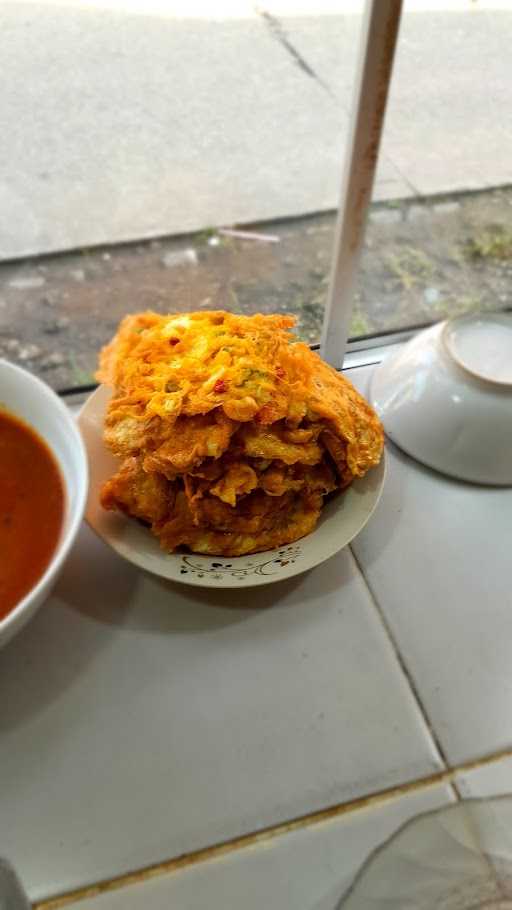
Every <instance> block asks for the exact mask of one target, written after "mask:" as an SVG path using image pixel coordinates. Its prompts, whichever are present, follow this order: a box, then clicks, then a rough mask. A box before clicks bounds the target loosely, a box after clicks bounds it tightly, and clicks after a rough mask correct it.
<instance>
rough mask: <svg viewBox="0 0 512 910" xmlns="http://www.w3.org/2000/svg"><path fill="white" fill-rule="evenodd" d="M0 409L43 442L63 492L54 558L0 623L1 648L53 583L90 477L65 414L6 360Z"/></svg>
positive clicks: (40, 385)
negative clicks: (56, 467)
mask: <svg viewBox="0 0 512 910" xmlns="http://www.w3.org/2000/svg"><path fill="white" fill-rule="evenodd" d="M0 408H1V409H2V410H4V411H8V412H9V413H11V414H13V415H14V416H15V417H18V418H20V420H22V421H24V422H25V423H26V424H28V425H29V426H30V427H32V429H34V430H35V431H36V433H38V434H39V436H40V437H42V439H44V441H45V442H46V444H47V445H48V447H49V448H50V449H51V451H52V453H53V455H54V456H55V458H56V460H57V463H58V465H59V468H60V472H61V476H62V480H63V484H64V490H65V508H64V520H63V524H62V529H61V533H60V538H59V541H58V543H57V546H56V548H55V552H54V553H53V556H52V558H51V561H50V563H49V564H48V566H47V568H46V570H45V572H44V574H43V575H42V576H41V577H40V578H39V579H38V580H37V582H36V584H35V585H34V586H33V587H32V588H31V590H30V591H29V592H28V593H27V594H26V595H25V596H24V597H23V598H22V599H21V600H20V601H19V603H18V604H17V605H16V606H15V607H14V608H13V609H12V610H11V611H10V612H9V613H8V614H7V616H5V617H4V618H3V619H1V620H0V646H2V645H4V644H6V643H7V642H8V641H9V639H11V638H12V637H13V635H15V634H16V632H18V631H19V630H20V629H21V628H22V626H24V625H25V623H26V622H27V621H28V620H29V619H30V617H31V616H32V615H33V614H34V613H35V611H36V610H37V608H38V607H39V606H41V604H42V603H43V601H44V600H45V599H46V598H47V597H48V595H49V593H50V591H51V589H52V587H53V585H54V583H55V582H56V580H57V576H58V574H59V571H60V569H61V568H62V565H63V563H64V560H65V558H66V556H67V554H68V552H69V550H70V547H71V545H72V543H73V541H74V539H75V537H76V534H77V531H78V528H79V526H80V522H81V520H82V517H83V514H84V509H85V501H86V497H87V483H88V471H87V457H86V454H85V448H84V445H83V442H82V437H81V436H80V432H79V430H78V427H77V425H76V423H75V420H74V419H73V416H72V414H71V412H70V411H69V409H68V408H67V407H66V405H65V404H64V403H63V401H61V399H60V398H59V397H58V395H56V394H55V392H53V391H52V390H51V389H50V388H49V386H47V385H45V383H44V382H41V380H40V379H37V378H36V377H35V376H33V375H32V374H31V373H28V372H27V371H26V370H23V369H21V368H20V367H17V366H14V365H13V364H11V363H8V362H7V361H6V360H0Z"/></svg>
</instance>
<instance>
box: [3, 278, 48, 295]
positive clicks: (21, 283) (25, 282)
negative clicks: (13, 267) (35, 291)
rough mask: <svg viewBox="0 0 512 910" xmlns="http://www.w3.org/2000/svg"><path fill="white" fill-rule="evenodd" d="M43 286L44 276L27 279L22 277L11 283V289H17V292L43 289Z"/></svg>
mask: <svg viewBox="0 0 512 910" xmlns="http://www.w3.org/2000/svg"><path fill="white" fill-rule="evenodd" d="M43 284H45V279H44V278H43V276H42V275H34V276H28V275H27V277H26V278H23V277H22V276H20V277H19V278H13V279H12V281H10V282H9V287H10V288H15V290H17V291H29V290H30V289H31V288H42V286H43Z"/></svg>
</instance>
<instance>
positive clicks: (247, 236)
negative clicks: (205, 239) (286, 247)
mask: <svg viewBox="0 0 512 910" xmlns="http://www.w3.org/2000/svg"><path fill="white" fill-rule="evenodd" d="M219 234H222V236H223V237H236V238H238V239H239V240H258V241H260V242H261V243H280V240H281V238H280V237H278V236H277V234H258V233H256V232H255V231H237V230H235V229H234V228H219ZM211 239H212V240H213V237H212V238H211Z"/></svg>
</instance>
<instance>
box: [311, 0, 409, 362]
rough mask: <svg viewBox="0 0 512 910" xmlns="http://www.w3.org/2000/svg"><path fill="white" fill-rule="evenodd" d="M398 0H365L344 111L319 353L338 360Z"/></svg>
mask: <svg viewBox="0 0 512 910" xmlns="http://www.w3.org/2000/svg"><path fill="white" fill-rule="evenodd" d="M401 12H402V0H367V2H366V10H365V14H364V22H363V26H362V37H361V50H360V56H359V63H358V69H357V75H356V82H355V88H354V101H353V108H352V113H351V117H350V131H349V141H348V148H347V154H346V158H345V166H344V171H343V178H342V185H341V201H340V207H339V212H338V220H337V225H336V235H335V241H334V253H333V262H332V270H331V279H330V284H329V293H328V297H327V306H326V311H325V317H324V325H323V331H322V342H321V354H322V356H323V358H324V359H325V360H326V361H327V362H328V363H330V364H331V365H332V366H334V367H336V368H339V367H341V366H342V365H343V357H344V354H345V348H346V344H347V338H348V333H349V327H350V317H351V313H352V297H353V293H354V283H355V277H356V272H357V267H358V264H359V257H360V254H361V248H362V244H363V238H364V230H365V225H366V216H367V211H368V206H369V204H370V201H371V196H372V187H373V180H374V176H375V170H376V167H377V157H378V151H379V144H380V137H381V133H382V126H383V123H384V113H385V110H386V102H387V97H388V90H389V84H390V81H391V72H392V68H393V59H394V54H395V47H396V40H397V36H398V27H399V24H400V15H401Z"/></svg>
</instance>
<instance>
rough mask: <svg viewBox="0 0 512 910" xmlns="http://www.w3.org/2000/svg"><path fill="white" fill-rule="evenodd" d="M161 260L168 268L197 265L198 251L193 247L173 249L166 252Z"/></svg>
mask: <svg viewBox="0 0 512 910" xmlns="http://www.w3.org/2000/svg"><path fill="white" fill-rule="evenodd" d="M160 261H161V263H162V265H165V267H166V268H167V269H174V268H176V266H178V265H197V253H196V251H195V250H193V249H191V248H188V249H186V250H173V251H169V252H167V253H164V255H163V256H162V258H161V260H160Z"/></svg>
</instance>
